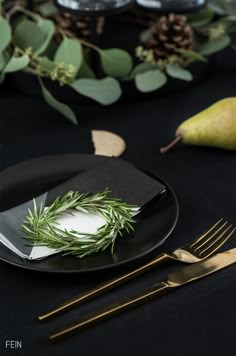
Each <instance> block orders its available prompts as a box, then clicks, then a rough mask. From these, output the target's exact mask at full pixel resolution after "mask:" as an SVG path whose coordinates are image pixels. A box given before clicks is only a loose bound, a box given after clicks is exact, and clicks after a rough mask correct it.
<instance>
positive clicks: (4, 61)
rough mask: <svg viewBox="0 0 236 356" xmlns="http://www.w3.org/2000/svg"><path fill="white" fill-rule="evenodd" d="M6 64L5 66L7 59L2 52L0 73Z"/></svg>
mask: <svg viewBox="0 0 236 356" xmlns="http://www.w3.org/2000/svg"><path fill="white" fill-rule="evenodd" d="M6 64H7V58H6V55H5V52H2V53H0V72H1V71H2V70H3V68H4V67H5V66H6Z"/></svg>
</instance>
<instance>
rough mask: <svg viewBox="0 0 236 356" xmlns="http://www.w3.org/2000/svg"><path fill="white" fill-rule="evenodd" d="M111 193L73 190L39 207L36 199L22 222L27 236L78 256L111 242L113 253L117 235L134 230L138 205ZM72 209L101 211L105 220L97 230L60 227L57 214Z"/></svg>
mask: <svg viewBox="0 0 236 356" xmlns="http://www.w3.org/2000/svg"><path fill="white" fill-rule="evenodd" d="M108 193H109V191H108V190H107V189H106V190H105V191H104V192H102V193H97V194H95V195H93V196H90V195H88V194H80V193H79V192H77V191H74V192H73V191H70V192H68V193H67V194H65V195H64V196H62V197H58V198H57V199H56V200H55V201H54V203H53V204H52V205H51V206H49V207H48V208H45V207H43V204H41V205H40V206H39V207H38V206H37V204H36V201H35V200H33V204H34V207H33V210H29V215H28V216H27V217H26V220H25V221H24V224H23V225H22V226H21V228H22V230H23V231H24V233H25V236H24V238H26V239H29V240H31V241H33V243H34V244H35V245H40V246H47V247H49V248H53V249H57V250H59V251H60V252H64V253H65V254H71V255H75V256H77V257H84V256H88V255H90V254H92V253H95V252H99V251H104V250H105V249H106V248H107V247H109V246H111V251H112V253H113V251H114V245H115V241H116V238H117V237H118V236H119V235H120V236H122V232H123V231H126V232H127V233H129V232H131V231H133V230H134V222H135V220H134V219H133V218H132V217H133V215H134V211H135V209H137V207H136V206H134V205H130V204H126V203H124V202H122V201H121V200H120V199H115V198H112V197H109V196H108ZM73 209H75V210H79V211H81V212H84V213H91V214H99V215H100V216H102V217H103V218H105V220H106V223H105V225H103V226H101V227H100V228H99V229H98V230H97V233H96V234H91V233H83V232H79V231H75V230H70V231H68V230H66V229H65V230H62V229H59V228H58V227H57V226H56V220H57V218H58V217H59V216H60V215H61V214H63V213H65V212H70V213H72V214H73Z"/></svg>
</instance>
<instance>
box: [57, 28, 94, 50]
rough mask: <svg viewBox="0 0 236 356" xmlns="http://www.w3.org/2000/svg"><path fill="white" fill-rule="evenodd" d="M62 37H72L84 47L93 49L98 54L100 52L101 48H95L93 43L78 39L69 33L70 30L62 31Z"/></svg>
mask: <svg viewBox="0 0 236 356" xmlns="http://www.w3.org/2000/svg"><path fill="white" fill-rule="evenodd" d="M59 32H60V33H61V34H62V35H67V36H69V37H72V38H74V39H75V40H77V41H79V42H80V43H81V44H83V45H84V46H86V47H88V48H91V49H93V50H94V51H96V52H100V48H99V47H97V46H95V45H94V44H93V43H90V42H88V41H86V40H84V39H82V38H78V37H76V35H75V34H73V33H72V32H71V31H68V30H60V31H59Z"/></svg>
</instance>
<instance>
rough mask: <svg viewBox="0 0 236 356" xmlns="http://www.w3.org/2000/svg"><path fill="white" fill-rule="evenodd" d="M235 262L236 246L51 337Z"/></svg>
mask: <svg viewBox="0 0 236 356" xmlns="http://www.w3.org/2000/svg"><path fill="white" fill-rule="evenodd" d="M235 262H236V248H234V249H232V250H228V251H225V252H222V253H219V254H217V255H215V256H213V257H210V258H209V259H207V260H205V261H201V262H199V263H196V264H194V265H191V266H188V267H184V268H182V269H181V270H179V271H177V272H174V273H171V274H170V275H169V276H168V278H167V280H166V281H164V282H161V283H158V284H156V285H154V286H153V287H151V288H149V289H147V290H145V291H144V292H142V293H141V294H138V295H136V296H133V297H131V298H129V299H126V300H124V301H121V302H119V303H117V304H114V305H111V306H109V307H107V308H106V309H105V310H103V311H100V312H98V313H96V314H91V315H90V316H88V317H87V318H85V319H84V320H82V321H80V322H79V323H76V324H74V325H71V326H68V327H66V328H65V329H62V330H60V331H57V332H55V333H53V334H51V335H49V339H50V340H51V341H52V342H57V341H60V340H62V339H64V338H65V337H67V336H70V335H73V334H75V333H77V332H78V331H80V330H82V329H84V328H88V327H89V326H92V325H94V324H96V323H98V322H100V321H102V320H104V319H108V318H110V317H111V316H114V315H117V314H120V313H122V312H124V311H126V310H129V309H132V308H134V307H136V306H137V305H140V304H143V303H145V302H147V301H149V300H151V299H154V298H155V297H157V296H159V295H162V294H164V293H167V292H169V291H171V290H174V289H175V288H178V287H180V286H183V285H185V284H187V283H189V282H192V281H195V280H197V279H200V278H203V277H206V276H208V275H209V274H211V273H213V272H216V271H219V270H221V269H223V268H225V267H227V266H229V265H231V264H233V263H235Z"/></svg>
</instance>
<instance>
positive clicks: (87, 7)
mask: <svg viewBox="0 0 236 356" xmlns="http://www.w3.org/2000/svg"><path fill="white" fill-rule="evenodd" d="M56 2H57V4H58V5H59V6H60V7H63V8H64V9H67V10H71V11H77V12H88V13H89V12H93V13H94V12H116V11H119V10H122V8H126V7H129V6H131V5H133V4H134V0H100V1H99V0H57V1H56Z"/></svg>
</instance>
